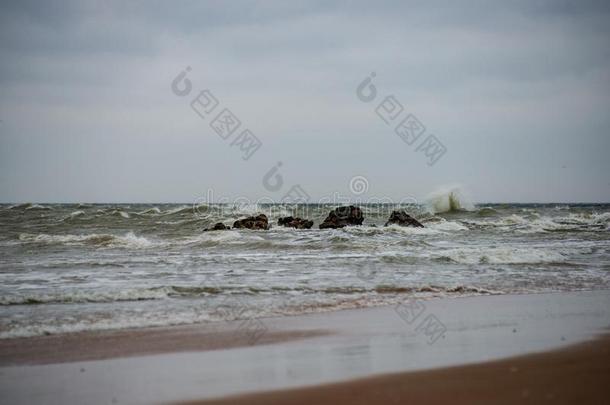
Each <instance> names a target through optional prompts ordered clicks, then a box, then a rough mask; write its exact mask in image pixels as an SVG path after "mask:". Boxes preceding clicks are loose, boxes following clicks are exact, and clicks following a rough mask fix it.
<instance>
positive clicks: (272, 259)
mask: <svg viewBox="0 0 610 405" xmlns="http://www.w3.org/2000/svg"><path fill="white" fill-rule="evenodd" d="M360 206H361V208H362V209H363V211H364V214H365V220H364V224H363V226H358V227H349V228H343V229H338V230H319V229H317V226H318V225H319V223H320V222H321V221H322V220H323V219H324V217H325V216H326V215H327V214H328V212H329V211H330V210H331V209H333V208H335V207H336V206H334V205H314V204H310V205H280V204H267V205H260V206H256V205H255V206H252V205H250V206H229V205H200V206H197V207H193V206H191V205H188V204H155V205H150V204H92V205H79V204H22V205H13V206H11V205H1V206H0V230H1V232H0V338H11V337H20V336H35V335H43V334H56V333H66V332H74V331H84V330H101V329H120V328H131V327H143V326H155V325H173V324H190V323H199V322H216V321H220V320H232V319H251V318H259V317H265V316H283V315H294V314H302V313H310V312H319V311H329V310H336V309H342V308H357V307H366V306H373V305H382V304H396V303H399V302H401V301H404V300H407V299H410V298H413V297H421V298H427V297H437V296H442V297H460V296H465V295H482V294H511V293H537V292H552V291H578V290H596V289H608V288H610V205H609V204H570V205H565V204H477V205H475V204H470V203H467V202H465V201H463V200H460V198H458V197H457V196H452V195H440V196H437V197H435V198H434V199H432V200H431V201H430V202H428V203H427V204H423V205H410V206H407V207H402V208H405V209H406V210H407V211H408V212H409V213H411V214H412V215H414V216H415V217H417V218H418V219H420V221H421V222H422V223H423V224H424V225H425V228H424V229H415V228H402V227H399V226H389V227H384V226H383V224H384V223H385V221H386V220H387V218H388V216H389V215H390V212H391V211H392V210H393V209H396V207H395V206H392V205H375V204H364V205H360ZM259 212H262V213H265V214H267V216H268V217H269V218H270V221H271V223H272V225H273V227H272V229H271V230H269V231H249V230H230V231H215V232H202V230H203V229H204V228H205V227H207V226H210V225H212V224H214V223H216V222H219V221H223V222H225V223H226V224H232V222H233V221H234V220H236V219H239V218H243V217H244V216H247V215H252V214H255V213H259ZM290 214H293V215H294V214H297V215H299V216H304V217H307V218H309V219H313V220H314V221H315V225H314V229H311V230H294V229H288V228H283V227H278V226H277V225H276V223H277V219H278V218H279V217H281V216H286V215H290Z"/></svg>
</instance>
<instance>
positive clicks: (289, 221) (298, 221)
mask: <svg viewBox="0 0 610 405" xmlns="http://www.w3.org/2000/svg"><path fill="white" fill-rule="evenodd" d="M277 223H278V225H282V226H285V227H287V228H296V229H310V228H311V227H312V226H313V221H310V220H308V219H303V218H299V217H296V218H295V217H283V218H279V219H278V220H277Z"/></svg>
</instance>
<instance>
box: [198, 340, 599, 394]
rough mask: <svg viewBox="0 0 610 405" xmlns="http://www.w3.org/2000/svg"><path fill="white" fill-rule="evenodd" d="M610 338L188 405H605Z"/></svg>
mask: <svg viewBox="0 0 610 405" xmlns="http://www.w3.org/2000/svg"><path fill="white" fill-rule="evenodd" d="M608 381H610V337H608V336H607V335H606V336H603V337H600V338H598V339H596V340H594V341H590V342H586V343H582V344H578V345H575V346H570V347H568V348H566V349H559V350H555V351H551V352H547V353H541V354H532V355H527V356H520V357H513V358H510V359H506V360H501V361H494V362H489V363H482V364H476V365H469V366H460V367H450V368H443V369H438V370H431V371H421V372H411V373H402V374H391V375H386V376H379V377H372V378H368V379H360V380H355V381H350V382H346V383H338V384H333V385H323V386H318V387H310V388H304V389H294V390H286V391H276V392H269V393H262V394H252V395H244V396H236V397H230V398H225V399H217V400H210V401H195V402H189V403H188V404H191V405H194V404H201V405H212V404H218V405H221V404H254V405H256V404H294V405H300V404H303V405H305V404H362V405H364V404H403V403H404V404H407V403H408V404H448V403H452V404H514V403H520V404H540V403H554V404H605V403H607V402H608V398H609V397H610V386H609V385H608Z"/></svg>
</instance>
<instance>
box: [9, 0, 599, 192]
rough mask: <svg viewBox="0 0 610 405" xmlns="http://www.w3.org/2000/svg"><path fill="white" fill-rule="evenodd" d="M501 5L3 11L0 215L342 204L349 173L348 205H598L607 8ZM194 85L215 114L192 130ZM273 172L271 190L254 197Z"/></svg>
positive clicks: (104, 5) (138, 5)
mask: <svg viewBox="0 0 610 405" xmlns="http://www.w3.org/2000/svg"><path fill="white" fill-rule="evenodd" d="M303 3H304V2H303ZM458 3H459V4H458ZM508 3H509V2H491V1H473V2H455V1H447V2H436V1H422V2H404V1H397V2H371V1H363V2H334V3H333V5H329V4H328V2H322V1H320V2H307V4H300V5H297V4H292V2H283V1H278V2H237V1H235V2H220V1H219V2H200V1H197V2H185V1H184V2H169V1H168V2H150V1H146V2H127V4H123V3H121V2H116V3H115V2H84V1H75V2H45V1H40V2H28V1H18V2H14V4H13V5H10V4H6V2H3V3H2V5H0V120H1V122H0V201H3V202H25V201H33V202H39V201H40V202H138V201H140V202H190V201H194V200H196V199H197V198H198V197H200V196H202V195H203V194H205V193H206V190H208V189H213V190H214V193H215V196H216V198H218V197H221V196H231V197H234V196H239V195H244V196H246V197H249V198H252V199H255V198H259V197H263V196H268V197H271V198H274V199H280V198H281V197H282V196H283V195H284V194H285V193H286V192H288V191H289V189H290V188H291V187H292V186H293V185H295V184H300V185H301V186H302V187H303V189H304V190H306V192H307V193H308V194H309V195H310V196H311V198H312V200H317V199H318V198H320V197H323V196H325V195H329V194H332V193H333V192H337V193H341V194H342V195H348V196H349V195H350V188H349V183H350V179H352V178H353V177H354V176H363V177H365V178H366V180H367V182H368V191H367V192H366V193H365V194H363V195H361V196H360V197H361V198H366V197H367V196H368V197H371V196H388V197H390V198H393V199H400V198H403V197H406V196H414V197H416V198H422V197H424V196H425V195H427V194H428V193H430V192H432V191H434V190H435V189H437V188H438V187H441V186H443V185H446V184H453V183H460V184H462V185H463V186H464V187H465V188H466V189H467V190H468V191H469V193H470V194H471V195H472V197H473V198H474V200H476V201H480V202H484V201H489V202H494V201H495V202H507V201H519V202H530V201H536V202H555V201H557V202H559V201H610V176H609V173H610V159H609V158H608V156H607V154H608V152H609V151H610V6H609V4H610V3H609V2H607V1H598V2H596V1H573V2H566V1H553V2H547V1H514V2H510V3H511V4H508ZM187 66H188V67H190V68H191V70H190V72H188V75H187V78H188V80H190V82H191V86H192V90H191V92H190V93H189V94H187V95H184V96H178V95H176V94H174V92H173V91H172V81H173V80H174V79H175V78H176V76H178V74H180V72H181V71H183V70H184V69H185V68H186V67H187ZM372 72H374V73H375V75H376V76H375V78H374V79H373V81H372V84H373V85H374V86H375V88H376V90H377V94H376V97H375V99H374V100H372V101H370V102H363V101H361V100H360V99H359V98H358V97H357V93H356V89H357V87H358V85H359V84H360V83H361V82H362V81H363V80H364V79H365V78H366V77H367V76H368V75H370V74H371V73H372ZM180 83H181V84H184V83H183V82H180ZM182 88H183V87H180V89H182ZM204 89H208V90H209V91H210V92H211V93H212V94H213V95H214V96H215V97H216V99H217V100H218V101H219V105H218V107H217V109H215V110H214V111H212V112H211V113H210V115H209V116H205V117H204V118H201V117H200V116H199V115H197V114H196V113H195V112H194V111H193V109H191V105H190V104H191V101H193V99H195V98H196V97H197V96H198V95H199V94H200V92H201V91H202V90H204ZM390 95H393V96H394V97H395V99H396V100H397V101H399V102H400V103H401V104H402V105H403V106H404V112H403V113H402V115H400V117H399V118H397V120H398V121H400V120H401V119H402V117H404V116H406V115H407V114H413V115H414V116H416V117H417V118H418V119H419V121H420V122H421V123H422V124H423V125H424V126H425V129H426V131H425V133H424V134H423V135H422V136H421V137H420V138H418V140H417V142H414V143H413V145H409V144H407V143H406V142H404V141H403V140H402V139H401V138H400V137H399V136H397V135H396V134H395V133H394V127H395V126H396V123H397V122H398V121H396V122H390V123H389V124H386V123H385V122H384V121H383V120H382V119H381V118H380V117H379V116H378V115H377V114H376V112H375V109H376V108H377V106H378V105H379V103H381V102H382V101H383V100H384V98H385V97H386V96H390ZM224 108H228V109H230V110H231V111H232V112H233V113H234V114H235V116H236V117H237V118H238V119H239V120H240V121H241V126H240V128H239V129H237V130H236V132H235V133H234V134H232V135H230V136H229V137H228V139H226V140H225V139H223V138H222V137H221V136H219V135H218V134H216V133H215V132H214V130H213V129H212V128H211V127H210V122H211V121H212V120H213V119H214V118H215V116H216V115H217V113H220V112H221V110H222V109H224ZM244 129H249V130H250V131H251V132H252V133H253V134H254V135H255V136H256V137H258V139H259V140H260V141H261V143H262V146H261V148H260V149H258V150H257V151H255V153H254V154H253V155H252V156H251V157H250V158H249V159H248V160H243V155H244V153H243V152H242V151H241V150H240V149H239V145H235V144H234V145H231V143H232V142H233V141H235V140H236V139H237V137H238V136H239V134H240V133H241V131H242V130H244ZM430 134H433V135H434V136H436V138H437V139H438V140H439V141H440V142H441V143H442V144H443V145H444V147H445V148H446V153H445V154H444V155H442V156H441V157H440V159H439V160H438V161H437V162H436V163H435V164H434V165H429V164H428V163H429V161H430V158H429V157H427V156H426V155H425V153H424V151H422V150H419V151H418V150H417V148H418V145H420V143H422V142H423V141H424V139H426V137H427V136H428V135H430ZM277 162H282V166H281V167H280V168H279V171H278V172H276V173H277V174H279V175H280V176H281V178H282V180H283V182H282V183H278V182H277V178H276V177H275V176H271V177H268V179H269V178H270V179H271V182H269V181H268V182H267V184H270V183H273V185H274V186H275V187H272V188H269V187H265V186H264V184H263V178H264V176H265V174H267V173H269V171H270V170H271V169H272V168H273V166H274V165H276V163H277Z"/></svg>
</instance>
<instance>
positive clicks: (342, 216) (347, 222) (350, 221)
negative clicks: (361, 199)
mask: <svg viewBox="0 0 610 405" xmlns="http://www.w3.org/2000/svg"><path fill="white" fill-rule="evenodd" d="M362 221H364V215H363V214H362V210H361V209H360V208H358V207H354V206H353V205H350V206H349V207H348V206H344V207H338V208H335V209H334V210H332V211H331V212H330V213H329V214H328V216H327V217H326V219H325V220H324V222H322V223H321V224H320V229H327V228H331V229H336V228H343V227H344V226H354V225H362Z"/></svg>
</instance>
